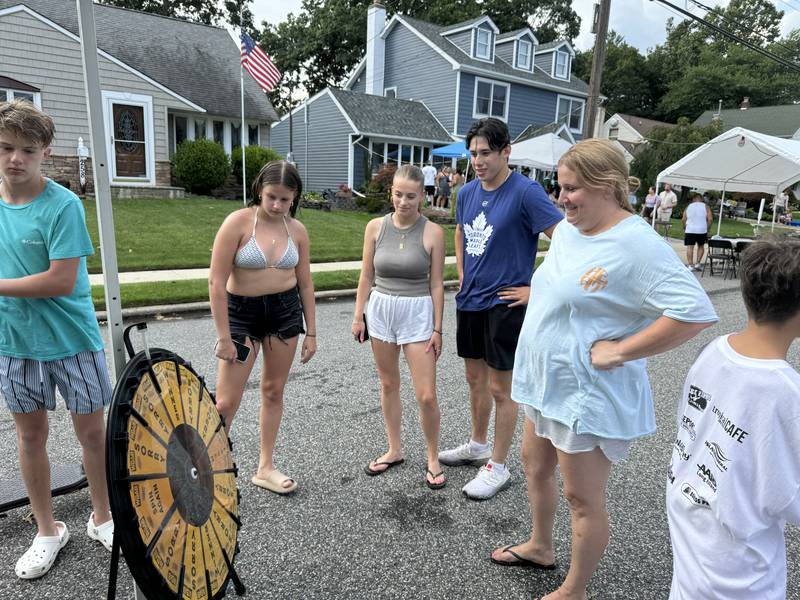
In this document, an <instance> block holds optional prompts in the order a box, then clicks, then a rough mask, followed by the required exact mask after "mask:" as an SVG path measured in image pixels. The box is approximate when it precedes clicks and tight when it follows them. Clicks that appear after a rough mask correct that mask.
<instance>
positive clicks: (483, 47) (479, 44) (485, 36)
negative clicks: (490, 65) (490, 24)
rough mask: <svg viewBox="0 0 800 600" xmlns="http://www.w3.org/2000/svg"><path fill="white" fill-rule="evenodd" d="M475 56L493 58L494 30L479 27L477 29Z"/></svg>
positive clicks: (484, 58) (485, 58)
mask: <svg viewBox="0 0 800 600" xmlns="http://www.w3.org/2000/svg"><path fill="white" fill-rule="evenodd" d="M475 58H481V59H483V60H491V59H492V32H491V31H489V30H488V29H483V28H482V27H479V28H477V29H476V30H475Z"/></svg>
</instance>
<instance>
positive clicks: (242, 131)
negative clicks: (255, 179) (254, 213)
mask: <svg viewBox="0 0 800 600" xmlns="http://www.w3.org/2000/svg"><path fill="white" fill-rule="evenodd" d="M239 75H240V77H241V88H242V126H241V128H240V129H239V131H240V135H239V141H240V143H241V145H242V202H243V203H244V205H245V206H247V167H246V164H247V156H246V154H245V145H244V136H245V129H244V128H245V123H244V67H243V66H242V64H241V63H239ZM247 135H248V137H249V135H250V131H249V130H248V131H247Z"/></svg>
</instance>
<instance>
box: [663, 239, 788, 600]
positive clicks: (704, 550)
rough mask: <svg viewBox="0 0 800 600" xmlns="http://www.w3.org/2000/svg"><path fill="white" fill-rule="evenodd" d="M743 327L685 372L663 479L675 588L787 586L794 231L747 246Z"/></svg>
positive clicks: (693, 592) (762, 593) (715, 593)
mask: <svg viewBox="0 0 800 600" xmlns="http://www.w3.org/2000/svg"><path fill="white" fill-rule="evenodd" d="M741 282H742V295H743V296H744V302H745V306H746V308H747V313H748V322H747V326H746V327H745V329H744V330H743V331H741V332H739V333H733V334H730V335H727V336H722V337H720V338H717V339H716V340H714V341H713V342H712V343H710V344H709V345H708V346H706V348H705V349H704V350H703V351H702V353H701V354H700V356H699V357H698V359H697V361H695V363H694V365H693V366H692V368H691V369H690V370H689V374H688V376H687V378H686V383H685V384H684V390H683V398H682V400H681V402H680V404H679V410H678V419H677V426H678V427H677V429H678V435H677V439H676V440H675V445H674V447H673V450H672V462H671V463H670V466H669V470H668V476H667V477H668V479H667V514H668V517H669V529H670V538H671V541H672V551H673V576H672V589H671V591H670V599H671V600H688V599H691V600H704V599H708V600H711V599H712V598H713V599H714V600H734V599H736V600H738V599H744V598H747V599H752V598H758V599H759V600H779V599H780V600H783V599H785V598H786V542H785V540H784V528H785V526H786V523H787V522H791V523H800V375H798V373H797V372H796V371H795V370H794V369H793V368H792V367H791V366H790V365H789V363H787V362H786V355H787V353H788V350H789V347H790V346H791V344H792V342H793V341H794V339H795V338H797V337H800V243H798V242H796V241H786V242H774V241H764V242H758V243H755V244H753V245H752V246H751V247H750V248H748V249H747V250H746V251H745V252H744V253H743V255H742V265H741Z"/></svg>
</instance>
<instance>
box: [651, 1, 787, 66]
mask: <svg viewBox="0 0 800 600" xmlns="http://www.w3.org/2000/svg"><path fill="white" fill-rule="evenodd" d="M651 1H653V0H651ZM655 1H656V2H659V3H661V4H663V5H665V6H668V7H671V8H672V9H673V10H675V11H677V12H679V13H681V14H682V15H684V16H687V17H689V18H690V19H693V20H695V21H697V22H698V23H701V24H702V25H705V26H706V27H707V28H709V29H711V30H712V31H715V32H717V33H719V34H721V35H724V36H725V37H727V38H729V39H731V40H733V41H734V42H737V43H739V44H741V45H743V46H746V47H747V48H750V49H751V50H753V51H754V52H758V53H759V54H761V55H763V56H766V57H767V58H769V59H771V60H773V61H775V62H777V63H780V64H782V65H783V66H785V67H789V68H790V69H794V70H795V71H798V72H800V65H798V64H797V63H796V62H794V61H791V60H787V59H785V58H782V57H780V56H778V55H776V54H773V53H772V52H770V51H768V50H765V49H764V48H761V47H760V46H757V45H755V44H753V43H752V42H749V41H748V40H745V39H742V38H740V37H739V36H737V35H735V34H733V33H731V32H730V31H728V30H727V29H723V28H722V27H719V26H718V25H714V24H713V23H711V22H710V21H707V20H706V19H704V18H702V17H698V16H697V15H695V14H693V13H691V12H689V11H688V10H685V9H683V8H681V7H679V6H676V5H674V4H672V3H671V2H668V1H667V0H655Z"/></svg>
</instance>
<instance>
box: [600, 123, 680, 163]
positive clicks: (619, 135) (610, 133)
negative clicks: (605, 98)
mask: <svg viewBox="0 0 800 600" xmlns="http://www.w3.org/2000/svg"><path fill="white" fill-rule="evenodd" d="M656 127H675V125H674V124H673V123H665V122H663V121H655V120H653V119H645V118H644V117H637V116H634V115H626V114H622V113H615V114H614V115H612V116H611V117H609V118H608V119H606V121H605V122H604V123H603V125H602V127H601V128H600V133H599V135H598V137H601V138H606V139H609V140H612V141H615V142H617V145H618V146H619V148H620V150H622V153H623V154H624V155H625V160H627V161H628V163H630V162H631V161H633V159H634V158H635V157H636V155H637V154H638V153H639V152H641V150H642V149H643V148H644V147H645V146H646V145H647V136H648V135H649V133H650V132H651V131H652V130H653V129H655V128H656Z"/></svg>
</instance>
